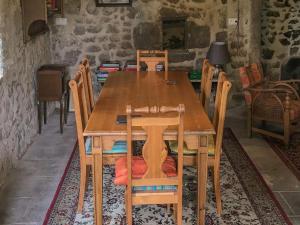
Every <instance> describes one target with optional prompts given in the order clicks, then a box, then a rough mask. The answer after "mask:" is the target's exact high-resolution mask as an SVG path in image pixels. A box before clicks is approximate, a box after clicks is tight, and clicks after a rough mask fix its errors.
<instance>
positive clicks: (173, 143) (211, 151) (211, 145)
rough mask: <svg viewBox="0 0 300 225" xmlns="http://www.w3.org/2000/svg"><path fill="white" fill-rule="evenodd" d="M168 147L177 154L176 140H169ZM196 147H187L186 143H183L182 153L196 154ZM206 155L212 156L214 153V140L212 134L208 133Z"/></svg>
mask: <svg viewBox="0 0 300 225" xmlns="http://www.w3.org/2000/svg"><path fill="white" fill-rule="evenodd" d="M169 147H170V150H171V152H172V153H174V154H177V153H178V142H177V141H169ZM197 151H198V150H196V149H188V147H187V145H186V143H184V144H183V154H184V155H195V154H197ZM208 155H209V156H214V155H215V141H214V136H213V135H209V136H208Z"/></svg>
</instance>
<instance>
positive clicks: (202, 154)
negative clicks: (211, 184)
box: [197, 136, 208, 225]
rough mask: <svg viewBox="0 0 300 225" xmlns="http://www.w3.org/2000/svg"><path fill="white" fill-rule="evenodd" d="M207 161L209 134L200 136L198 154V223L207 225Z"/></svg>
mask: <svg viewBox="0 0 300 225" xmlns="http://www.w3.org/2000/svg"><path fill="white" fill-rule="evenodd" d="M207 161H208V140H207V136H205V137H201V138H200V148H199V151H198V154H197V167H198V168H197V169H198V170H197V172H198V210H197V214H198V225H205V205H206V189H207V167H208V166H207Z"/></svg>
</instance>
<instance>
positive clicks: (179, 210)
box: [176, 199, 182, 225]
mask: <svg viewBox="0 0 300 225" xmlns="http://www.w3.org/2000/svg"><path fill="white" fill-rule="evenodd" d="M176 208H177V213H176V214H177V215H176V218H177V225H182V199H181V200H180V201H179V202H178V204H177V207H176Z"/></svg>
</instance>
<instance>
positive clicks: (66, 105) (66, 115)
mask: <svg viewBox="0 0 300 225" xmlns="http://www.w3.org/2000/svg"><path fill="white" fill-rule="evenodd" d="M67 95H68V92H66V94H65V95H64V122H65V124H66V123H67V119H68V112H69V108H68V102H67V101H68V96H67Z"/></svg>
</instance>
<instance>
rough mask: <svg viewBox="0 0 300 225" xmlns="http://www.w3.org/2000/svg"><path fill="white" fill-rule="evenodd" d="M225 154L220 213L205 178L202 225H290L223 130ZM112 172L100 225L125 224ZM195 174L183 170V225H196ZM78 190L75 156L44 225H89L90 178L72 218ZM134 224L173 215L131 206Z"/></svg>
mask: <svg viewBox="0 0 300 225" xmlns="http://www.w3.org/2000/svg"><path fill="white" fill-rule="evenodd" d="M223 146H224V147H223V150H224V153H225V154H223V156H222V161H221V171H222V172H221V177H222V200H223V213H222V217H221V218H220V217H218V216H217V215H216V211H215V201H214V192H213V188H212V182H211V181H212V176H211V172H209V177H208V181H209V182H208V200H207V213H206V214H207V216H206V224H207V225H210V224H234V225H237V224H247V225H248V224H251V225H256V224H262V225H271V224H272V225H273V224H276V225H280V224H291V223H290V222H289V220H288V219H287V217H286V215H285V214H284V213H283V211H282V209H281V207H280V206H279V204H278V202H277V201H276V200H275V198H274V196H273V194H272V193H271V192H270V190H269V189H268V187H267V186H266V184H265V182H264V181H263V179H262V177H261V176H260V175H259V173H258V171H257V170H256V168H255V167H254V165H253V163H252V162H251V160H250V159H249V157H248V156H247V154H246V153H245V151H244V150H243V148H242V147H241V145H240V144H239V142H238V141H237V139H236V138H235V136H234V135H233V133H232V131H231V130H230V129H226V130H225V134H224V142H223ZM113 174H114V168H113V167H105V169H104V184H103V185H104V206H103V207H104V209H103V211H104V221H105V222H104V224H106V225H108V224H125V209H124V187H121V186H115V185H114V184H113V182H112V179H113ZM195 175H196V170H195V169H194V168H191V167H189V168H185V170H184V213H183V215H184V217H183V224H196V223H195V221H196V218H195V215H196V212H195V209H196V201H195V200H196V197H195V196H196V190H197V184H196V178H195ZM78 191H79V157H78V151H75V153H74V154H73V155H72V157H71V159H70V163H69V164H68V166H67V168H66V172H65V174H64V177H63V179H62V182H61V184H60V186H59V188H58V191H57V194H56V196H55V198H54V200H53V202H52V204H51V206H50V208H49V211H48V214H47V216H46V218H45V222H44V225H46V224H47V225H73V224H74V225H92V224H93V210H94V209H93V198H92V194H93V192H92V185H91V178H90V179H89V186H88V191H87V192H86V196H85V202H84V210H83V213H82V214H76V207H77V198H78ZM133 217H134V224H136V225H142V224H174V218H173V215H172V213H170V212H168V210H167V209H166V208H165V207H164V206H162V205H158V206H140V207H134V213H133Z"/></svg>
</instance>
